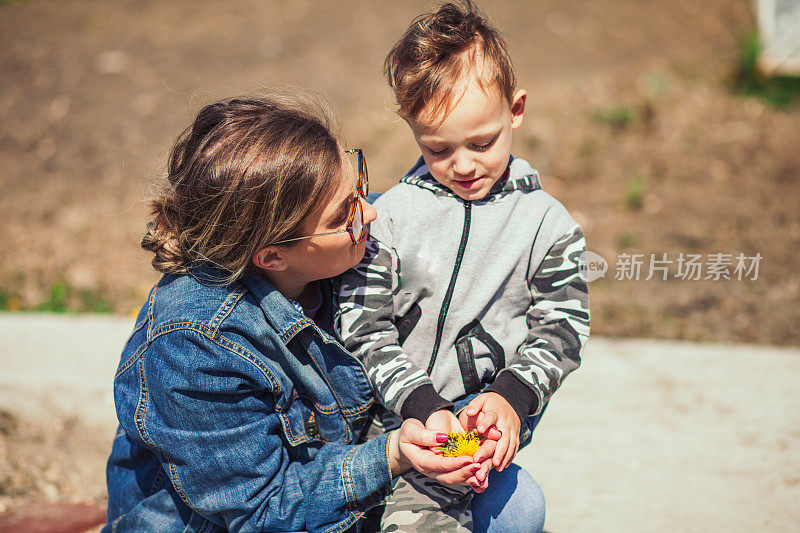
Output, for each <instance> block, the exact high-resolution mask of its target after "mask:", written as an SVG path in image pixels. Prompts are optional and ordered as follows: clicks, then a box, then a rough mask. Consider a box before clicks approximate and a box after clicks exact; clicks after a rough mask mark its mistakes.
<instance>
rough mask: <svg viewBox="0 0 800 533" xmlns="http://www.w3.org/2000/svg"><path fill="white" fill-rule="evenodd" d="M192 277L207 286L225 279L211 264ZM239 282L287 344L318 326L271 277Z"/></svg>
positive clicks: (251, 276) (253, 275) (194, 271)
mask: <svg viewBox="0 0 800 533" xmlns="http://www.w3.org/2000/svg"><path fill="white" fill-rule="evenodd" d="M190 274H191V276H192V277H194V278H195V279H196V280H197V281H199V282H200V283H202V284H203V285H214V284H218V283H219V280H221V279H223V278H224V276H225V274H224V273H223V272H222V271H221V270H219V269H218V268H216V267H214V266H212V265H207V264H201V265H198V266H195V267H193V268H192V270H191V272H190ZM237 283H238V284H240V285H241V286H243V287H244V288H245V289H246V290H247V291H248V292H249V293H250V294H251V296H252V297H253V298H254V299H255V301H256V302H257V303H258V306H259V307H260V308H261V310H262V311H264V316H265V317H266V319H267V322H268V323H269V324H270V325H271V326H272V327H273V328H274V329H275V331H276V332H277V333H278V336H279V337H280V338H281V339H282V340H283V341H284V342H286V341H288V340H289V339H290V338H291V337H293V336H294V335H295V334H296V333H297V332H298V331H300V330H301V329H303V328H304V327H306V326H310V325H312V324H313V323H314V322H313V321H312V320H311V319H310V318H308V317H307V316H306V315H305V314H304V313H303V308H302V307H301V306H300V304H299V303H297V302H295V301H294V300H291V299H289V298H286V297H285V296H284V295H283V294H281V292H280V291H278V289H276V288H275V286H274V285H272V283H270V282H269V281H268V280H267V278H265V277H264V276H262V275H260V274H258V273H257V272H250V271H248V272H246V273H245V274H244V276H242V278H240V279H239V281H238V282H237Z"/></svg>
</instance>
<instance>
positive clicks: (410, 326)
mask: <svg viewBox="0 0 800 533" xmlns="http://www.w3.org/2000/svg"><path fill="white" fill-rule="evenodd" d="M420 318H422V308H421V307H420V306H419V302H416V303H415V304H414V305H412V306H411V309H409V310H408V313H406V314H405V315H403V316H402V317H400V318H398V319H396V320H395V327H396V328H397V341H398V343H399V344H400V346H402V345H403V343H404V342H406V339H407V338H408V336H409V335H411V332H412V331H414V328H415V327H417V324H418V323H419V319H420Z"/></svg>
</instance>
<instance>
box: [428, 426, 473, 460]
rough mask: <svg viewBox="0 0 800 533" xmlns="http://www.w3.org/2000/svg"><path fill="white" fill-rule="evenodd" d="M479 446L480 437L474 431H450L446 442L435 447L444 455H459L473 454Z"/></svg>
mask: <svg viewBox="0 0 800 533" xmlns="http://www.w3.org/2000/svg"><path fill="white" fill-rule="evenodd" d="M480 447H481V442H480V438H479V437H478V434H477V433H475V432H474V431H468V432H466V433H450V434H449V435H448V436H447V442H445V443H444V444H443V445H442V446H440V447H439V448H437V450H439V451H441V452H443V455H444V456H445V457H460V456H462V455H475V452H477V451H478V448H480Z"/></svg>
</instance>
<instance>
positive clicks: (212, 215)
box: [142, 91, 342, 284]
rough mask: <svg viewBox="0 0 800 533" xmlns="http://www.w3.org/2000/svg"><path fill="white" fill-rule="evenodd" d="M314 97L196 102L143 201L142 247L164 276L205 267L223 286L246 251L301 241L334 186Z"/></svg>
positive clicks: (324, 110)
mask: <svg viewBox="0 0 800 533" xmlns="http://www.w3.org/2000/svg"><path fill="white" fill-rule="evenodd" d="M331 117H332V113H331V112H330V109H329V107H328V106H327V105H326V104H325V103H324V100H323V99H321V97H319V96H317V95H313V96H311V95H301V93H298V92H297V91H293V92H292V93H291V94H289V93H286V94H279V93H276V94H273V95H270V96H259V97H245V98H236V99H232V100H225V101H221V102H217V103H213V104H210V105H207V106H205V107H204V108H203V109H201V110H200V112H199V113H198V114H197V117H196V118H195V120H194V122H193V124H192V125H191V126H189V127H188V128H187V129H186V130H185V131H184V132H183V133H182V134H181V135H180V137H179V138H178V140H177V142H176V143H175V146H174V147H173V149H172V152H171V154H170V157H169V163H168V169H167V181H168V183H167V186H166V187H165V188H164V190H163V191H162V192H161V194H159V195H158V196H157V197H156V198H154V199H152V200H151V204H150V205H151V208H152V213H153V215H154V219H153V221H152V222H150V223H149V224H148V231H147V234H146V235H145V236H144V239H142V248H144V249H145V250H149V251H151V252H153V253H154V254H155V257H154V258H153V261H152V263H153V267H154V268H155V269H156V270H158V271H159V272H163V273H170V274H176V273H184V272H189V271H190V269H191V268H192V267H194V266H197V265H200V264H210V265H212V266H214V267H216V268H217V269H218V270H219V271H221V272H222V274H223V277H222V278H221V279H219V280H216V281H218V282H219V283H221V284H228V283H232V282H234V281H235V280H237V279H238V278H239V277H241V276H242V275H243V274H244V273H245V272H246V271H247V270H248V269H249V268H250V265H251V257H252V256H253V254H255V252H257V251H258V250H259V249H261V248H263V247H264V246H267V245H269V244H270V243H272V242H278V241H281V240H284V239H291V238H294V237H301V236H302V231H303V226H304V223H305V222H306V221H307V220H308V218H309V216H310V215H311V214H312V213H313V212H314V210H315V209H317V208H318V207H319V206H320V205H321V204H322V203H323V202H324V200H325V199H326V198H328V197H330V195H331V194H332V191H333V190H334V188H335V187H336V185H337V184H338V176H339V175H340V172H341V170H340V169H341V168H342V155H341V148H340V143H339V142H338V139H337V137H336V135H335V134H334V133H333V127H334V122H333V120H332V118H331Z"/></svg>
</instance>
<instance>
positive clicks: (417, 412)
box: [400, 383, 453, 424]
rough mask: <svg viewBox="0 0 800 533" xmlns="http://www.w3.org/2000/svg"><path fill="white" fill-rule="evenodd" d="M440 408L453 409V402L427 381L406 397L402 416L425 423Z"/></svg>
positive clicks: (401, 408) (404, 418)
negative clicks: (442, 395) (440, 394)
mask: <svg viewBox="0 0 800 533" xmlns="http://www.w3.org/2000/svg"><path fill="white" fill-rule="evenodd" d="M440 409H450V410H451V411H452V410H453V402H448V401H447V400H445V399H444V398H442V397H441V396H439V393H438V392H436V389H434V388H433V385H431V384H430V383H426V384H425V385H420V386H419V387H417V388H416V389H414V390H413V391H411V393H410V394H409V395H408V396H407V397H406V400H405V401H404V402H403V405H402V407H400V416H401V417H402V418H403V420H406V419H408V418H416V419H417V420H419V421H420V422H422V423H423V424H424V423H425V421H426V420H428V417H429V416H431V414H433V413H434V412H436V411H438V410H440Z"/></svg>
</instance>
